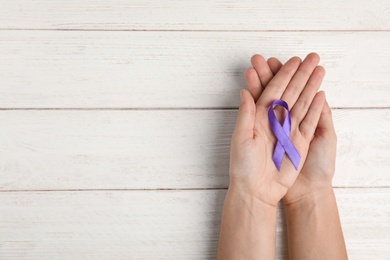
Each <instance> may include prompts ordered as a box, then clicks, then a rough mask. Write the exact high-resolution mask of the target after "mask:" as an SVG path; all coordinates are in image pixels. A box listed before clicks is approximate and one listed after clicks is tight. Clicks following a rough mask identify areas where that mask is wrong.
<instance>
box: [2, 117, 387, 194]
mask: <svg viewBox="0 0 390 260" xmlns="http://www.w3.org/2000/svg"><path fill="white" fill-rule="evenodd" d="M236 113H237V111H236V110H119V111H118V110H113V111H95V110H82V111H68V110H50V111H40V110H30V111H24V110H14V111H13V110H3V111H0V122H2V126H1V127H0V173H1V178H0V189H1V190H35V189H38V190H40V189H42V190H47V189H49V190H53V189H54V190H57V189H60V190H61V189H144V188H147V189H155V188H226V187H227V185H228V172H229V168H228V165H229V145H230V138H231V133H232V131H233V128H234V122H235V118H236ZM334 117H335V123H336V128H337V133H338V137H339V144H338V145H339V146H338V157H337V173H336V177H335V178H334V185H335V186H337V187H340V186H341V187H375V186H376V187H383V186H389V185H390V175H389V174H388V173H389V172H390V160H389V149H388V146H389V143H390V139H389V138H390V132H389V131H390V110H388V109H367V110H364V109H356V110H346V109H341V110H335V111H334Z"/></svg>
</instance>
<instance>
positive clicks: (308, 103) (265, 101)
mask: <svg viewBox="0 0 390 260" xmlns="http://www.w3.org/2000/svg"><path fill="white" fill-rule="evenodd" d="M256 57H261V56H254V57H253V58H252V63H255V64H254V69H253V70H249V71H248V72H247V73H246V77H247V79H249V80H248V86H249V89H250V90H251V92H252V93H253V96H254V97H255V98H256V97H258V96H259V97H258V100H257V102H256V103H255V100H254V98H253V97H252V95H251V93H249V92H248V91H246V90H242V91H241V105H240V109H239V113H238V117H237V122H236V127H235V130H234V133H233V137H232V143H231V152H230V177H231V178H230V187H234V189H235V190H236V191H239V192H240V193H243V194H246V195H249V196H253V197H254V198H257V199H258V200H260V201H261V202H263V203H265V204H268V205H271V206H274V207H276V205H277V203H278V202H279V200H280V199H281V198H282V197H283V196H284V195H285V194H286V192H287V191H288V189H289V188H291V186H292V185H293V184H294V182H295V181H296V179H297V177H298V174H299V172H300V171H301V169H302V167H303V164H304V162H305V160H306V157H307V153H308V150H309V145H310V143H311V141H312V138H313V135H314V133H315V130H316V128H317V124H318V121H319V119H320V116H321V112H322V110H323V107H324V103H325V96H324V94H323V93H322V92H319V93H317V91H318V89H319V87H320V85H321V82H322V79H323V77H324V74H325V71H324V69H323V68H322V67H320V66H317V64H318V62H319V56H318V55H317V54H309V55H308V56H307V57H306V59H305V60H304V61H303V62H302V63H301V60H300V59H299V58H297V57H293V58H291V59H290V60H289V61H287V62H286V64H285V65H283V66H282V67H281V68H280V69H279V70H278V72H277V73H276V75H275V76H274V77H273V78H272V79H269V77H268V78H265V79H264V78H263V77H259V75H262V74H261V73H263V71H257V70H256V68H257V67H258V66H256V62H257V61H258V58H256ZM250 71H252V72H250ZM253 72H256V73H257V74H258V79H256V77H255V75H254V74H253ZM269 72H271V71H268V76H269V75H270V74H269ZM271 73H272V72H271ZM272 75H273V74H272ZM267 81H268V82H267ZM256 84H257V85H256ZM255 85H256V86H255ZM265 85H267V87H266V88H265V89H264V90H263V91H262V88H263V86H265ZM256 91H257V92H256ZM261 92H262V93H261ZM260 93H261V95H260ZM276 99H283V100H285V101H286V102H287V103H288V104H289V107H290V109H291V121H292V126H291V134H290V139H291V140H292V142H293V144H294V145H295V147H296V148H297V150H298V152H299V154H300V156H301V161H300V164H299V167H298V170H296V169H295V168H294V166H293V164H292V163H291V161H290V160H289V159H288V157H287V156H284V159H283V163H282V166H281V169H280V171H278V170H277V168H276V166H275V164H274V162H273V161H272V154H273V151H274V148H275V144H276V142H277V140H276V138H275V136H274V134H273V132H272V130H271V128H270V124H269V120H268V108H269V106H270V105H271V103H272V102H273V101H274V100H276ZM276 112H277V113H278V112H280V111H276ZM278 114H279V115H281V113H278Z"/></svg>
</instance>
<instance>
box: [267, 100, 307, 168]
mask: <svg viewBox="0 0 390 260" xmlns="http://www.w3.org/2000/svg"><path fill="white" fill-rule="evenodd" d="M278 105H279V106H282V107H284V108H285V109H286V110H287V115H286V118H285V119H284V122H283V126H282V125H281V124H280V123H279V121H278V119H277V118H276V116H275V112H274V107H275V106H278ZM268 119H269V122H270V124H271V129H272V131H273V132H274V135H275V136H276V139H277V143H276V146H275V150H274V155H273V157H272V160H273V161H274V163H275V165H276V168H278V171H280V167H281V166H282V160H283V156H284V153H285V152H286V153H287V155H288V157H289V158H290V160H291V162H292V163H293V165H294V167H295V169H297V170H298V166H299V161H300V160H301V156H300V155H299V153H298V151H297V149H296V148H295V146H294V144H293V143H292V141H291V139H290V133H291V118H290V111H289V109H288V104H287V103H286V102H285V101H284V100H281V99H279V100H275V101H274V102H272V104H271V107H270V108H269V110H268Z"/></svg>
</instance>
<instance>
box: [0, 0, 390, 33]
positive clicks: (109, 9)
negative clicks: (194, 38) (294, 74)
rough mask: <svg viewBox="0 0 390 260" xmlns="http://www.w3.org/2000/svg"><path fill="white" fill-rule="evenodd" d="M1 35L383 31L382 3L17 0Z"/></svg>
mask: <svg viewBox="0 0 390 260" xmlns="http://www.w3.org/2000/svg"><path fill="white" fill-rule="evenodd" d="M1 8H2V11H1V14H2V15H1V16H0V29H20V28H22V29H26V28H28V29H89V30H92V29H93V30H97V29H98V30H388V29H390V16H389V11H390V2H389V1H387V0H371V1H363V0H344V1H338V0H328V1H322V2H320V1H310V0H300V1H284V0H276V1H266V0H261V1H259V0H245V1H231V0H211V1H209V0H198V1H177V0H132V1H127V0H115V1H103V0H83V1H78V0H67V1H62V0H19V1H4V3H2V5H1Z"/></svg>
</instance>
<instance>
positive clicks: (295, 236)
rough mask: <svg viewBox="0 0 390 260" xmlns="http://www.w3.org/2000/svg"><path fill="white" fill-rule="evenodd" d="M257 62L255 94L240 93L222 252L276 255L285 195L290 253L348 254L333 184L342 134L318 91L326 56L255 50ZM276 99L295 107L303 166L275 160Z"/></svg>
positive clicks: (252, 77) (252, 82)
mask: <svg viewBox="0 0 390 260" xmlns="http://www.w3.org/2000/svg"><path fill="white" fill-rule="evenodd" d="M251 63H252V66H253V67H252V68H249V69H248V70H247V71H246V74H245V77H246V80H247V83H248V87H249V92H248V91H246V90H242V91H241V105H240V108H239V113H238V117H237V122H236V127H235V130H234V133H233V137H232V144H231V155H230V185H229V190H228V193H227V195H226V199H225V204H224V209H223V213H222V222H221V233H220V243H219V248H218V256H217V258H218V259H275V228H276V206H277V204H278V202H279V201H280V200H281V199H282V198H283V197H284V203H285V208H286V215H287V225H288V239H289V254H290V258H291V259H346V258H347V255H346V250H345V244H344V239H343V236H342V232H341V226H340V221H339V217H338V212H337V205H336V200H335V197H334V193H333V189H332V185H331V180H332V177H333V174H334V164H335V150H336V134H335V132H334V127H333V120H332V116H331V112H330V109H329V105H328V104H327V102H326V100H325V95H324V93H323V92H317V91H318V89H319V87H320V85H321V82H322V79H323V77H324V75H325V70H324V69H323V68H322V67H321V66H318V63H319V56H318V55H317V54H315V53H312V54H309V55H308V56H307V57H306V58H305V60H304V61H303V62H301V60H300V59H299V58H297V57H293V58H291V59H290V60H289V61H287V62H286V64H284V65H282V64H281V63H280V62H279V61H278V60H277V59H275V58H271V59H269V60H268V62H267V61H265V59H264V58H263V57H262V56H261V55H255V56H253V57H252V59H251ZM275 99H283V100H285V101H286V102H287V103H288V105H289V107H290V110H291V119H292V129H291V135H290V138H291V140H292V142H293V143H294V145H295V146H296V148H297V150H298V151H299V153H300V155H301V162H300V165H299V167H298V170H295V168H294V167H293V165H292V163H291V162H290V161H289V160H288V159H287V158H286V157H285V158H284V159H283V163H282V168H281V170H280V172H279V171H277V169H276V167H275V165H274V163H273V161H272V153H273V149H274V146H275V143H276V140H275V137H274V136H273V133H272V131H271V129H270V127H269V122H268V116H267V111H268V107H269V105H270V104H271V102H272V101H273V100H275ZM276 113H277V114H279V116H281V113H282V111H281V110H278V108H277V109H276ZM322 222H323V223H324V225H321V223H322ZM329 248H332V250H329ZM327 251H328V252H327Z"/></svg>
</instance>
